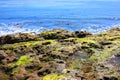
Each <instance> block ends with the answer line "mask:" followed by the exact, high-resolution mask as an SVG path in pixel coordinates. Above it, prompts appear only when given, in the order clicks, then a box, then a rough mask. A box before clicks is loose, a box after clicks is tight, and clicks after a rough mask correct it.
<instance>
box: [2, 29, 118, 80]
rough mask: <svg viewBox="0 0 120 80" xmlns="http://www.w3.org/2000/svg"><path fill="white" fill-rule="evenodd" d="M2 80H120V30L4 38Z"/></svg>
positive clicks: (62, 30)
mask: <svg viewBox="0 0 120 80" xmlns="http://www.w3.org/2000/svg"><path fill="white" fill-rule="evenodd" d="M111 32H112V33H111ZM0 80H120V29H119V28H114V29H111V30H108V31H106V32H103V33H99V34H91V33H89V32H85V31H75V32H69V31H67V30H64V29H54V30H50V31H44V32H42V33H40V34H35V33H17V34H10V35H5V36H1V37H0Z"/></svg>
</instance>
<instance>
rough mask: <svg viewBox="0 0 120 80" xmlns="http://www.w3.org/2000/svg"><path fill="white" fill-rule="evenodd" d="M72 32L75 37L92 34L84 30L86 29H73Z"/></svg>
mask: <svg viewBox="0 0 120 80" xmlns="http://www.w3.org/2000/svg"><path fill="white" fill-rule="evenodd" d="M74 34H75V36H76V37H79V38H83V37H86V36H88V35H92V34H91V33H89V32H86V31H75V32H74Z"/></svg>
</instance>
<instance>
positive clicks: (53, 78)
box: [42, 73, 65, 80]
mask: <svg viewBox="0 0 120 80" xmlns="http://www.w3.org/2000/svg"><path fill="white" fill-rule="evenodd" d="M64 78H65V76H64V75H58V74H55V73H53V74H48V75H46V76H44V77H43V79H42V80H59V79H64Z"/></svg>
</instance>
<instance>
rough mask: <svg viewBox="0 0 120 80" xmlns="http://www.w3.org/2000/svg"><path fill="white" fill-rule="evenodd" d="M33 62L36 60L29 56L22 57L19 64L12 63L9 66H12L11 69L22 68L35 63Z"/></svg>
mask: <svg viewBox="0 0 120 80" xmlns="http://www.w3.org/2000/svg"><path fill="white" fill-rule="evenodd" d="M33 60H34V58H28V57H27V56H21V57H20V59H19V60H18V61H17V62H15V63H10V64H8V66H10V67H15V66H22V65H25V64H27V63H29V62H31V61H33Z"/></svg>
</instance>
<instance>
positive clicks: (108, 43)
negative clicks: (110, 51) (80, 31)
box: [99, 41, 113, 45]
mask: <svg viewBox="0 0 120 80" xmlns="http://www.w3.org/2000/svg"><path fill="white" fill-rule="evenodd" d="M99 43H100V44H101V45H110V44H113V43H112V42H107V41H100V42H99Z"/></svg>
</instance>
